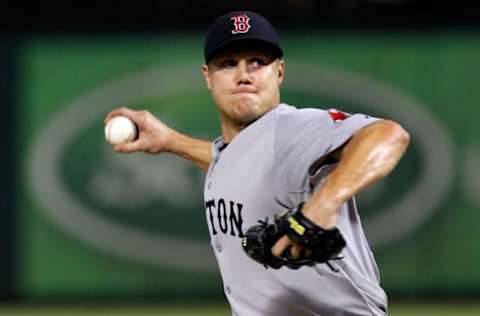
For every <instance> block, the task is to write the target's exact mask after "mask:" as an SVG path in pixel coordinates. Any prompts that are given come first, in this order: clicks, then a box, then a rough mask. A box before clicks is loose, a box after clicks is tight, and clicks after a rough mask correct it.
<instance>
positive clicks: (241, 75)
mask: <svg viewBox="0 0 480 316" xmlns="http://www.w3.org/2000/svg"><path fill="white" fill-rule="evenodd" d="M236 75H237V82H238V83H251V80H252V78H251V76H250V72H249V71H248V65H247V62H246V61H245V60H244V59H242V60H240V61H239V63H238V64H237V74H236Z"/></svg>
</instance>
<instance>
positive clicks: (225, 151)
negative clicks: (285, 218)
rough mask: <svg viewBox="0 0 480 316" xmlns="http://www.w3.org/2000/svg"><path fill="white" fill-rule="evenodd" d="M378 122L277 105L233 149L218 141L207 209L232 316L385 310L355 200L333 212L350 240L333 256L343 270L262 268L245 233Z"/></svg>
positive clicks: (305, 193) (310, 185) (297, 195)
mask: <svg viewBox="0 0 480 316" xmlns="http://www.w3.org/2000/svg"><path fill="white" fill-rule="evenodd" d="M377 120H378V119H377V118H373V117H369V116H366V115H364V114H353V115H349V114H347V113H343V112H340V111H337V110H329V111H327V110H320V109H297V108H295V107H292V106H289V105H286V104H280V105H278V106H277V107H275V108H274V109H273V110H271V111H269V112H268V113H266V114H265V115H263V116H262V117H260V118H259V119H258V120H256V121H255V122H253V123H252V124H250V125H249V126H248V127H246V128H245V129H243V130H242V131H241V132H240V133H239V134H238V135H237V136H236V137H235V138H234V139H233V140H232V141H231V143H229V144H228V146H226V145H225V144H224V142H223V139H222V137H219V138H217V139H216V140H215V142H214V144H213V149H212V150H213V161H212V163H211V165H210V167H209V170H208V173H207V176H206V179H205V193H204V194H205V209H206V218H207V223H208V227H209V230H210V237H211V238H210V240H211V244H212V247H213V249H214V251H215V256H216V258H217V261H218V265H219V267H220V271H221V274H222V279H223V283H224V290H225V294H226V296H227V298H228V300H229V302H230V304H231V307H232V313H233V314H234V315H237V316H292V315H295V316H302V315H327V316H330V315H357V316H358V315H369V316H371V315H386V305H387V297H386V295H385V292H384V291H383V290H382V288H381V287H380V285H379V275H378V268H377V265H376V263H375V260H374V258H373V255H372V252H371V251H370V248H369V246H368V243H367V240H366V238H365V235H364V232H363V230H362V226H361V222H360V218H359V216H358V213H357V209H356V205H355V200H354V199H353V198H352V199H350V200H349V201H347V202H346V203H344V204H343V205H342V206H341V207H340V208H339V209H338V211H337V212H338V217H337V225H336V226H337V227H338V228H339V229H340V231H341V232H342V234H343V235H344V237H345V240H346V243H347V246H346V247H345V249H344V250H343V251H342V256H343V259H342V260H339V261H335V262H332V264H333V265H334V266H335V268H337V269H338V270H339V272H338V273H335V272H333V271H332V270H331V269H329V268H328V267H327V266H326V265H325V264H319V265H316V266H313V267H308V266H305V267H302V268H300V269H298V270H290V269H287V268H282V269H279V270H275V269H265V268H264V267H263V266H262V265H260V264H258V263H257V262H255V261H253V260H252V259H250V258H249V257H247V255H246V254H245V252H244V251H243V249H242V246H241V237H243V234H244V232H245V230H246V229H247V228H248V227H250V226H252V225H255V224H256V223H257V221H258V220H259V219H264V218H265V217H270V218H271V217H272V216H273V215H274V214H277V213H279V212H281V211H282V210H283V209H285V208H293V207H295V206H297V205H298V204H300V203H301V202H304V201H305V200H307V199H308V198H309V197H310V196H311V194H312V192H313V191H314V190H315V188H318V187H319V186H321V183H322V180H323V179H324V178H325V176H326V175H327V174H328V173H329V172H330V170H331V169H332V168H333V167H334V164H333V163H332V162H331V161H328V160H325V158H326V157H327V156H328V154H329V153H331V152H332V151H334V150H335V149H337V148H339V147H340V146H342V145H343V144H344V143H345V142H346V141H348V140H349V139H350V138H351V137H352V135H353V134H354V133H355V131H357V130H358V129H360V128H362V127H364V126H366V125H368V124H371V123H373V122H375V121H377Z"/></svg>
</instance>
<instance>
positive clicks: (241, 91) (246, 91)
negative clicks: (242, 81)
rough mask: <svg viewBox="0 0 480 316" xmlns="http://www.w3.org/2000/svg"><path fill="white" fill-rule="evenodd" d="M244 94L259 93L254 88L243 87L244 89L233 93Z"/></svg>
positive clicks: (235, 90)
mask: <svg viewBox="0 0 480 316" xmlns="http://www.w3.org/2000/svg"><path fill="white" fill-rule="evenodd" d="M242 93H250V94H255V93H257V89H256V88H254V87H242V88H238V89H234V90H233V91H232V94H242Z"/></svg>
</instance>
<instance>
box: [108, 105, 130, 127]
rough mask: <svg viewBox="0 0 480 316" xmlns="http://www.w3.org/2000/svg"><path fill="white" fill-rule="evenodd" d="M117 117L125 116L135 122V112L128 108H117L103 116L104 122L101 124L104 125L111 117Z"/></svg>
mask: <svg viewBox="0 0 480 316" xmlns="http://www.w3.org/2000/svg"><path fill="white" fill-rule="evenodd" d="M119 115H122V116H126V117H128V118H129V119H131V120H133V121H135V118H136V111H134V110H132V109H130V108H127V107H121V108H118V109H115V110H113V111H111V112H109V113H108V114H107V115H106V116H105V120H104V121H103V122H104V123H105V124H106V123H107V122H108V121H109V120H110V119H111V118H112V117H114V116H119Z"/></svg>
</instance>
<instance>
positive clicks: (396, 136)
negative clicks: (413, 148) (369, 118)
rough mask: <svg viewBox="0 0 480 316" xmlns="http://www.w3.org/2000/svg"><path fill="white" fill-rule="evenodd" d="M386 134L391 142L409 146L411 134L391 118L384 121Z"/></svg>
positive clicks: (405, 146)
mask: <svg viewBox="0 0 480 316" xmlns="http://www.w3.org/2000/svg"><path fill="white" fill-rule="evenodd" d="M384 125H385V129H386V130H385V135H386V136H387V137H388V138H389V139H390V141H391V142H393V143H396V144H398V145H399V146H401V147H404V148H407V146H408V144H409V143H410V134H409V133H408V132H407V131H406V130H405V129H404V128H403V127H402V126H401V125H400V124H398V123H396V122H394V121H390V120H385V121H384Z"/></svg>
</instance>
